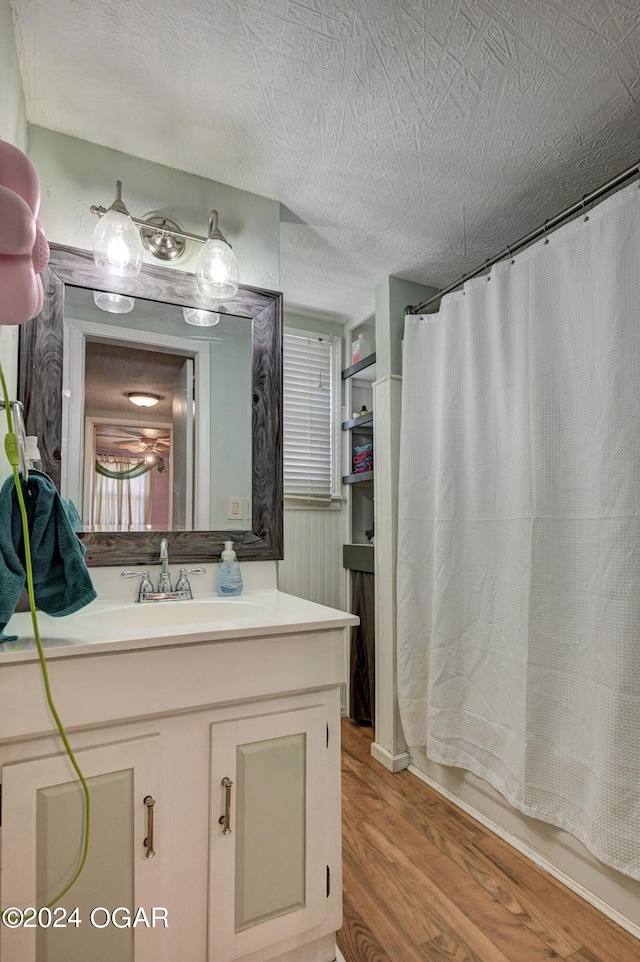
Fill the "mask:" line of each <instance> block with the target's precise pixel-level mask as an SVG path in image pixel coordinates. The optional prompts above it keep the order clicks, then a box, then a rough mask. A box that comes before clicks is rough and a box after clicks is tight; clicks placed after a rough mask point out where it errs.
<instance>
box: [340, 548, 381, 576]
mask: <svg viewBox="0 0 640 962" xmlns="http://www.w3.org/2000/svg"><path fill="white" fill-rule="evenodd" d="M374 561H375V549H374V547H373V545H372V544H343V545H342V567H343V568H350V569H351V570H352V571H370V572H373V571H374Z"/></svg>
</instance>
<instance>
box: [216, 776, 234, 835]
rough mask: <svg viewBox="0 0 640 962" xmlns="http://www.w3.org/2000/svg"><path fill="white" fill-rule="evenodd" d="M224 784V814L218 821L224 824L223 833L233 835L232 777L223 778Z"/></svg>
mask: <svg viewBox="0 0 640 962" xmlns="http://www.w3.org/2000/svg"><path fill="white" fill-rule="evenodd" d="M222 786H223V788H224V815H221V816H220V818H219V819H218V822H219V824H220V825H223V826H224V828H223V829H222V834H223V835H231V789H232V787H233V782H232V781H231V779H230V778H223V779H222Z"/></svg>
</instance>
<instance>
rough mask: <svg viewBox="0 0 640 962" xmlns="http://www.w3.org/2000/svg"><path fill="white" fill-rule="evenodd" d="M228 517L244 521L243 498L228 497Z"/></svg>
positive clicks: (231, 519) (232, 519) (230, 519)
mask: <svg viewBox="0 0 640 962" xmlns="http://www.w3.org/2000/svg"><path fill="white" fill-rule="evenodd" d="M227 518H228V520H229V521H242V498H227Z"/></svg>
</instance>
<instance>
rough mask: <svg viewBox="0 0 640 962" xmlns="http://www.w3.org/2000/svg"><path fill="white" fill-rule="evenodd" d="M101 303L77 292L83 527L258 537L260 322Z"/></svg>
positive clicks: (75, 384) (75, 404)
mask: <svg viewBox="0 0 640 962" xmlns="http://www.w3.org/2000/svg"><path fill="white" fill-rule="evenodd" d="M99 300H101V299H100V298H96V297H95V296H94V292H93V291H91V290H89V289H85V288H80V287H73V286H67V288H66V292H65V312H64V328H65V350H64V356H63V409H62V417H63V431H62V462H61V493H62V495H63V497H66V498H68V499H70V500H71V501H72V502H73V503H74V505H75V506H76V508H77V510H78V513H79V516H80V523H81V528H82V530H83V531H86V532H108V531H120V532H128V531H190V530H202V531H207V530H218V529H231V530H234V529H238V530H241V529H244V530H248V529H251V491H252V465H251V446H252V438H251V430H252V421H251V418H252V411H251V384H252V382H251V377H252V321H251V319H250V318H247V317H239V316H236V315H230V314H225V313H221V314H219V315H214V318H215V319H216V323H215V324H214V325H212V326H194V325H193V323H192V324H188V323H186V322H185V315H184V310H183V308H182V307H181V306H179V305H173V304H167V303H161V302H159V301H151V300H144V299H142V298H135V300H134V299H132V298H128V299H127V300H129V301H132V300H134V303H133V306H132V307H131V308H130V310H129V309H128V310H127V313H112V312H111V311H106V310H104V309H100V308H99V307H98V306H97V304H96V301H99ZM107 306H109V305H107ZM127 307H128V308H129V305H127ZM206 320H207V321H210V320H211V317H209V318H207V319H206Z"/></svg>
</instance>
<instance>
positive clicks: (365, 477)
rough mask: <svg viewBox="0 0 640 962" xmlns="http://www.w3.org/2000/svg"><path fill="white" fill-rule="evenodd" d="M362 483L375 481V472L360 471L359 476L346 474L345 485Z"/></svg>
mask: <svg viewBox="0 0 640 962" xmlns="http://www.w3.org/2000/svg"><path fill="white" fill-rule="evenodd" d="M362 481H373V471H359V472H358V473H357V474H345V475H344V477H343V478H342V483H343V484H360V483H361V482H362Z"/></svg>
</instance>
